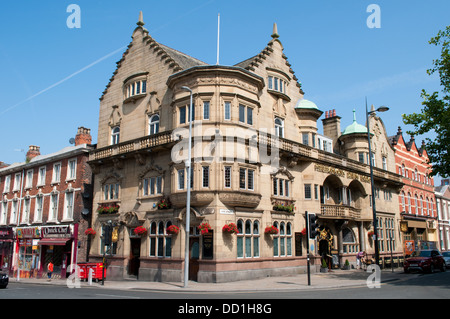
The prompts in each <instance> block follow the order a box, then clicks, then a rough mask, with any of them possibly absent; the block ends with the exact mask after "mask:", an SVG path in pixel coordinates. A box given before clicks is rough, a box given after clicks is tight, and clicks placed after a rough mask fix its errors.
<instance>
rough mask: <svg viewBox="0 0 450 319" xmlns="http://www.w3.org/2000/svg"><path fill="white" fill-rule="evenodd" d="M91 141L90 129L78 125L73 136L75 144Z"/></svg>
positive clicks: (89, 142)
mask: <svg viewBox="0 0 450 319" xmlns="http://www.w3.org/2000/svg"><path fill="white" fill-rule="evenodd" d="M91 143H92V136H91V130H90V129H88V128H85V127H82V126H80V127H79V128H78V131H77V135H76V136H75V146H77V145H81V144H91Z"/></svg>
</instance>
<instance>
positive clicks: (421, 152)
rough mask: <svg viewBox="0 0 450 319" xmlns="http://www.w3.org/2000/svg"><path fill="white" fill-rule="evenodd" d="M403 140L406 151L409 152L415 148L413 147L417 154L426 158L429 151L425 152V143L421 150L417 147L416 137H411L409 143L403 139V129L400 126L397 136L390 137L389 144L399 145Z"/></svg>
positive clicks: (423, 142)
mask: <svg viewBox="0 0 450 319" xmlns="http://www.w3.org/2000/svg"><path fill="white" fill-rule="evenodd" d="M400 138H401V140H402V141H403V144H405V147H406V150H407V151H408V152H409V151H411V149H412V148H413V146H414V147H415V148H416V150H417V153H418V154H419V156H425V155H427V151H426V150H425V141H422V146H421V147H420V148H419V147H417V144H416V140H415V138H414V135H411V139H410V140H409V142H406V140H405V138H404V137H403V133H402V128H401V127H400V126H399V127H398V130H397V134H396V135H394V136H389V142H390V143H391V145H392V146H394V145H396V144H398V143H399V141H400Z"/></svg>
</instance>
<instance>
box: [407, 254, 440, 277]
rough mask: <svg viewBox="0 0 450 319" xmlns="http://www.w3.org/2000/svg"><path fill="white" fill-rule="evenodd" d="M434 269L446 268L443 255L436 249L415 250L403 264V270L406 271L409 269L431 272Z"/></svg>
mask: <svg viewBox="0 0 450 319" xmlns="http://www.w3.org/2000/svg"><path fill="white" fill-rule="evenodd" d="M435 269H440V270H441V271H445V269H446V265H445V260H444V257H443V256H442V255H441V253H440V252H439V251H438V250H436V249H429V250H416V251H414V252H413V253H412V254H411V257H410V258H407V259H406V261H405V262H404V264H403V270H404V271H405V272H406V273H407V272H409V271H410V270H419V271H423V272H430V273H432V272H433V271H434V270H435Z"/></svg>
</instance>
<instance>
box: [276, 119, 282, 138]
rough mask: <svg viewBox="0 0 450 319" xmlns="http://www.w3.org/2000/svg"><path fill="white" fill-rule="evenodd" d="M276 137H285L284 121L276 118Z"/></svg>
mask: <svg viewBox="0 0 450 319" xmlns="http://www.w3.org/2000/svg"><path fill="white" fill-rule="evenodd" d="M275 135H276V136H278V137H284V121H283V120H282V119H281V118H279V117H276V118H275Z"/></svg>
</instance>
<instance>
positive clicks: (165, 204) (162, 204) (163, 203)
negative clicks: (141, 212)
mask: <svg viewBox="0 0 450 319" xmlns="http://www.w3.org/2000/svg"><path fill="white" fill-rule="evenodd" d="M170 208H172V204H171V203H170V200H168V199H165V198H163V199H161V201H160V202H159V203H158V209H170Z"/></svg>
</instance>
